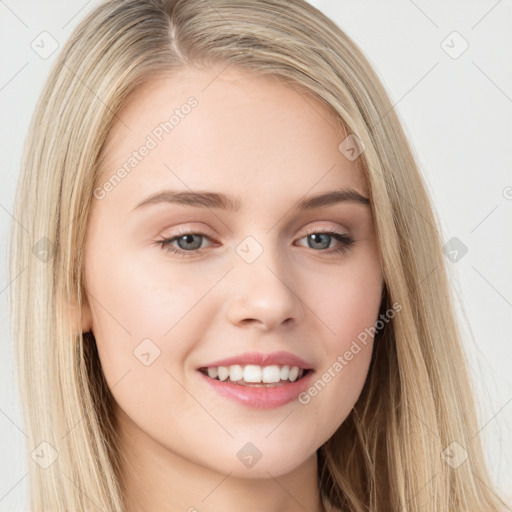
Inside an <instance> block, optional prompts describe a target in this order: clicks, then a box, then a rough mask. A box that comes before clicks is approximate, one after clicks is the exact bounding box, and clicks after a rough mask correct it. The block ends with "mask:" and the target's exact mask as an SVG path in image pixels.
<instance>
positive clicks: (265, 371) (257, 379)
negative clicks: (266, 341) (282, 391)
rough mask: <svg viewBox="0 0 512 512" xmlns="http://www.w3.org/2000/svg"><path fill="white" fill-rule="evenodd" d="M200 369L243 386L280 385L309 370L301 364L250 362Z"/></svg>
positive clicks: (223, 380)
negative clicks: (257, 363)
mask: <svg viewBox="0 0 512 512" xmlns="http://www.w3.org/2000/svg"><path fill="white" fill-rule="evenodd" d="M199 371H200V372H201V373H203V374H204V375H208V377H210V378H211V379H215V380H218V381H221V382H232V383H236V384H239V385H242V386H260V387H262V386H265V387H271V386H276V385H277V386H279V385H283V384H286V383H288V382H295V381H297V380H300V379H301V378H302V377H303V376H304V375H305V374H306V373H307V372H308V370H305V369H304V368H300V367H299V366H289V365H282V366H280V365H270V366H259V365H255V364H248V365H245V366H242V365H239V364H234V365H230V366H213V367H209V368H200V369H199Z"/></svg>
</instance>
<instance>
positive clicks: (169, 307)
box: [82, 68, 383, 512]
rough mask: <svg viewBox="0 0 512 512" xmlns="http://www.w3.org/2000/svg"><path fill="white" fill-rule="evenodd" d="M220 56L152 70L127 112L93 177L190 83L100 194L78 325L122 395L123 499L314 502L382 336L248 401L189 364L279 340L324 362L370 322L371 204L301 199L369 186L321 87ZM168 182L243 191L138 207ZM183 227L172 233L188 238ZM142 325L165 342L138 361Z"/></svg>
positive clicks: (142, 507)
mask: <svg viewBox="0 0 512 512" xmlns="http://www.w3.org/2000/svg"><path fill="white" fill-rule="evenodd" d="M219 71H220V68H219V69H216V68H211V69H209V70H206V69H203V70H197V69H187V70H184V71H182V72H180V73H179V75H174V76H173V77H164V78H159V79H158V80H156V79H155V80H152V81H151V82H149V83H148V84H146V85H145V86H144V87H142V88H140V89H138V90H137V91H136V92H135V93H134V94H133V95H132V97H131V98H130V100H129V102H128V103H127V104H126V105H125V107H124V108H123V110H122V112H121V113H120V114H119V116H118V122H117V124H116V125H115V126H114V127H113V129H112V131H111V132H110V135H109V141H108V142H109V145H108V150H107V155H106V156H107V158H106V160H105V163H104V165H103V168H102V175H101V177H100V179H99V180H98V183H99V185H100V186H101V185H102V184H103V183H105V181H106V180H108V178H109V177H110V176H111V175H112V174H113V173H114V172H115V170H116V169H118V168H119V167H121V166H122V165H123V163H124V162H126V160H127V159H128V157H129V156H130V155H131V154H132V152H133V151H134V150H136V149H137V148H139V147H140V146H141V145H142V144H144V141H145V140H146V137H147V135H148V134H150V133H151V132H152V130H154V128H155V127H156V126H157V125H159V123H160V122H162V121H163V120H165V119H168V118H169V116H170V115H171V114H172V112H173V111H174V109H175V108H179V107H180V105H183V104H184V103H185V102H186V100H187V98H189V97H190V96H194V97H195V98H196V99H197V100H198V105H197V107H195V108H194V109H192V110H191V112H190V114H189V115H187V116H185V117H184V118H183V119H181V120H180V122H179V124H178V125H177V126H175V127H174V129H173V131H172V132H170V133H169V134H166V135H165V137H164V139H163V140H162V141H161V142H160V143H159V144H158V145H157V147H155V148H154V149H152V150H151V151H150V152H149V154H148V155H147V156H146V157H145V158H144V159H142V161H141V162H139V163H138V165H137V166H136V168H134V169H133V170H132V171H131V172H130V173H129V174H128V175H127V176H126V177H125V178H124V179H123V180H122V182H121V183H119V184H117V186H115V187H114V188H113V190H111V191H109V192H108V193H107V194H106V195H105V197H103V198H102V199H97V198H95V199H94V200H93V204H92V209H91V212H90V217H89V221H88V222H89V223H88V230H87V239H86V255H85V286H86V293H87V296H88V302H89V304H90V308H89V307H87V308H86V310H85V311H84V315H83V324H82V329H83V330H84V331H88V330H92V332H93V333H94V336H95V339H96V343H97V346H98V351H99V356H100V360H101V365H102V368H103V372H104V374H105V377H106V380H107V383H108V385H109V387H110V388H111V390H112V394H113V396H114V398H115V401H116V417H117V422H118V431H119V435H120V438H121V441H122V447H123V450H124V451H125V453H126V462H125V463H124V465H123V473H124V477H125V485H126V487H125V493H126V501H127V507H128V510H130V511H157V510H158V511H160V510H161V511H176V510H184V511H186V510H190V511H192V510H198V511H201V512H206V511H218V510H223V511H227V512H229V511H235V510H245V511H261V510H266V511H269V512H278V511H280V512H283V511H287V512H288V511H298V510H304V509H305V510H308V511H320V510H322V505H321V501H320V497H319V489H318V484H317V476H316V475H317V456H316V450H317V449H318V448H319V447H320V446H321V445H322V444H323V443H325V442H326V441H327V440H328V439H329V437H330V436H331V435H332V434H333V433H334V432H335V431H336V429H337V428H338V427H339V426H340V425H341V423H343V421H344V420H345V418H346V417H347V416H348V414H349V412H350V410H351V409H352V407H353V405H354V404H355V402H356V401H357V399H358V397H359V395H360V392H361V390H362V388H363V385H364V382H365V379H366V376H367V372H368V366H369V363H370V359H371V351H372V347H373V340H372V339H371V338H369V340H368V343H367V345H366V346H363V347H362V350H361V351H360V352H358V353H357V355H355V356H354V358H353V359H352V360H351V361H350V362H349V363H348V364H347V365H346V366H345V367H344V368H343V371H341V372H339V373H337V374H336V376H335V377H334V378H333V379H332V380H331V381H330V382H329V383H328V385H327V386H325V388H324V389H323V390H322V391H321V392H320V393H318V395H317V396H316V397H314V398H312V399H311V401H310V402H309V403H308V404H306V405H303V404H300V403H298V402H297V401H293V402H290V403H288V404H286V405H284V406H281V407H277V408H274V409H267V410H261V409H255V408H251V407H249V406H245V405H240V404H238V403H236V402H233V401H231V400H228V399H227V398H224V397H222V396H220V395H218V394H217V393H216V392H214V391H212V390H211V389H210V387H209V386H207V385H206V384H205V383H204V382H203V380H202V378H201V376H200V375H199V374H198V372H197V371H196V368H197V367H198V366H201V365H203V364H206V363H208V362H211V361H214V360H216V359H220V358H225V357H230V356H232V355H234V354H240V353H242V352H246V351H252V350H255V351H261V352H273V351H277V350H285V351H289V352H292V353H293V354H296V355H298V356H300V357H302V358H303V359H306V360H307V361H309V362H311V363H312V365H313V367H314V368H315V371H316V373H317V377H320V376H321V375H322V373H323V372H324V371H325V370H327V369H328V368H329V367H332V365H333V363H334V362H335V361H336V360H337V357H338V356H339V355H342V354H344V353H345V351H346V350H348V348H349V347H350V345H351V343H352V341H353V340H355V339H356V337H357V335H358V334H359V333H361V332H362V331H363V330H364V329H365V328H367V327H369V326H373V325H374V324H375V321H376V320H377V317H378V312H379V305H380V300H381V293H382V287H383V279H382V273H381V266H380V260H379V254H378V249H377V243H376V236H375V232H374V224H373V219H372V215H371V210H370V207H369V206H367V205H364V204H361V203H357V202H344V203H339V204H335V205H330V206H325V207H322V208H318V209H315V210H310V211H299V210H294V209H293V205H294V203H295V202H296V201H297V200H298V199H300V198H302V197H303V196H304V195H308V196H310V195H316V194H317V193H321V192H328V191H332V190H333V189H340V188H342V187H348V188H351V189H354V190H356V191H358V192H359V193H360V194H362V195H363V196H365V197H368V189H367V185H366V183H365V179H364V176H363V174H362V172H361V170H360V168H359V160H355V161H350V160H348V159H347V158H345V156H344V155H343V154H342V153H341V152H340V150H339V149H338V145H339V144H340V142H341V141H342V140H343V139H344V137H345V135H343V134H342V133H341V132H340V130H339V129H338V128H336V126H337V124H336V119H335V117H334V116H333V114H332V113H331V111H330V110H328V109H327V108H326V107H325V106H324V105H323V104H322V103H320V102H319V101H318V100H317V99H315V98H314V97H313V96H311V95H309V94H306V93H304V92H300V93H299V91H298V89H297V88H293V87H290V86H287V85H283V84H280V83H278V81H275V80H273V79H270V78H268V77H267V78H265V77H251V76H249V75H247V74H244V73H243V72H241V71H237V70H234V69H232V68H228V69H226V70H224V71H223V72H222V74H220V75H219V76H217V75H218V74H219ZM215 77H216V78H215ZM208 84H209V85H208ZM205 87H206V88H205ZM127 127H129V128H127ZM164 189H178V190H190V189H193V190H198V189H201V190H208V191H216V192H223V193H226V194H229V195H233V196H239V197H240V201H241V205H242V207H241V209H240V211H237V212H232V211H227V210H222V209H218V208H211V209H208V208H199V207H193V206H190V205H178V204H170V203H159V204H152V205H149V206H146V207H143V208H139V209H136V210H135V211H133V210H134V208H135V207H136V206H137V204H138V203H140V202H141V201H142V200H143V199H144V198H146V197H147V196H148V195H150V194H152V193H155V192H159V191H161V190H164ZM180 227H181V228H185V229H189V230H190V232H192V233H193V232H194V231H195V232H197V231H199V232H204V233H206V234H207V237H202V238H201V237H199V241H200V240H202V244H201V248H200V249H194V251H195V252H190V251H189V254H191V255H189V256H187V257H179V256H177V255H175V254H173V253H170V252H168V251H167V250H166V248H165V247H162V246H161V245H159V243H158V242H159V240H162V239H164V238H170V237H172V236H178V235H179V233H177V230H178V228H180ZM307 229H315V230H316V231H317V232H319V233H322V232H324V233H325V232H329V231H332V230H334V231H337V232H339V233H344V234H348V235H350V236H352V237H353V238H354V240H355V242H354V244H353V245H352V246H351V247H350V248H349V249H348V250H346V252H344V253H339V254H336V253H333V252H332V250H333V248H336V247H339V246H340V245H341V242H338V241H337V240H336V239H335V238H334V237H331V238H329V237H327V238H324V239H321V240H320V241H319V240H318V239H317V241H316V245H315V243H314V242H315V240H312V239H311V237H309V236H307V233H306V230H307ZM247 236H252V237H253V238H254V239H255V240H257V242H258V243H259V245H260V246H261V248H262V249H263V252H262V254H261V255H260V256H259V257H258V258H257V259H256V260H255V261H254V262H252V263H250V264H249V263H247V261H245V260H244V259H243V258H241V257H240V256H239V255H238V253H237V252H236V251H235V249H236V247H237V246H238V244H240V242H242V241H243V240H244V239H245V238H246V237H247ZM178 242H179V241H178V240H175V241H174V242H173V243H172V246H173V247H174V248H182V250H186V248H187V247H189V246H187V245H186V243H184V240H183V239H181V245H178ZM192 242H193V243H197V245H199V242H198V239H197V238H194V239H193V240H192V241H190V239H189V242H188V243H189V245H190V244H191V243H192ZM183 248H185V249H183ZM329 251H331V253H330V254H329ZM148 338H149V339H150V340H152V343H154V345H156V346H158V348H159V349H160V355H159V357H158V358H156V359H155V360H154V361H153V362H152V363H151V364H150V365H149V366H146V365H144V364H142V363H141V362H140V360H139V359H138V358H137V357H135V356H134V350H136V349H137V347H138V346H139V344H140V343H141V342H142V340H144V339H148ZM150 346H151V347H153V345H150ZM150 350H153V349H150ZM315 380H316V378H315ZM319 418H321V421H319ZM247 442H251V443H253V444H254V445H255V446H256V447H257V448H258V450H259V451H260V452H261V453H262V457H261V459H260V460H259V461H258V462H257V463H256V464H255V465H253V466H252V467H246V466H245V465H244V464H242V463H241V461H240V460H239V458H238V457H237V453H238V452H239V450H240V449H241V448H242V447H243V446H244V445H245V444H246V443H247Z"/></svg>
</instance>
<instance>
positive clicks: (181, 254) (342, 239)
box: [157, 230, 355, 258]
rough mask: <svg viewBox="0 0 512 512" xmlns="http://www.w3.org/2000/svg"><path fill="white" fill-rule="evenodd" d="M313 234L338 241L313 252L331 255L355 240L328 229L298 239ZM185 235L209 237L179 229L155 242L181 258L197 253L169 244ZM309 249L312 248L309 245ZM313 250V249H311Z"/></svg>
mask: <svg viewBox="0 0 512 512" xmlns="http://www.w3.org/2000/svg"><path fill="white" fill-rule="evenodd" d="M314 234H323V235H329V236H331V237H332V238H334V239H336V240H337V241H338V242H340V245H339V246H338V247H337V248H331V249H321V250H319V251H315V252H325V253H328V254H331V255H343V254H345V253H346V252H347V251H348V250H349V249H350V248H351V247H352V246H353V244H354V243H355V240H354V239H353V238H352V237H351V236H349V235H346V234H343V233H338V232H337V231H329V230H323V231H322V230H312V231H308V232H307V233H305V234H304V236H302V237H301V238H299V240H301V239H302V238H305V237H307V236H309V235H314ZM185 235H198V236H201V237H205V238H208V239H210V237H209V236H208V235H207V234H206V233H202V232H200V231H186V230H180V231H178V233H177V234H176V235H175V236H173V237H170V238H165V239H163V240H159V241H158V242H157V243H158V244H159V245H160V246H161V248H162V249H166V250H167V251H168V252H170V253H173V254H175V255H177V256H178V257H181V258H189V257H192V256H193V255H194V254H197V253H198V252H199V251H200V250H201V249H193V250H190V251H185V250H183V249H177V248H176V247H173V246H171V245H170V244H171V243H172V242H174V241H176V240H178V239H179V238H181V237H182V236H185ZM309 249H312V248H311V247H310V248H309ZM312 250H314V249H312Z"/></svg>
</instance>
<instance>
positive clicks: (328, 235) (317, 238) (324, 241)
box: [300, 230, 355, 254]
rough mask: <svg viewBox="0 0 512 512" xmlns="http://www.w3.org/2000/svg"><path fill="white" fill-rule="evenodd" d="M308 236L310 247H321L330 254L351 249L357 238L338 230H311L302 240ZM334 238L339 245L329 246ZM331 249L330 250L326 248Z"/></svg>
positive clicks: (322, 250)
mask: <svg viewBox="0 0 512 512" xmlns="http://www.w3.org/2000/svg"><path fill="white" fill-rule="evenodd" d="M304 238H307V239H308V247H309V248H311V249H320V250H321V252H326V253H328V254H332V253H334V254H340V253H341V254H342V253H345V252H346V251H348V250H349V249H350V247H351V246H352V245H353V244H354V242H355V240H354V239H353V238H352V237H351V236H349V235H347V234H345V233H338V232H337V231H325V230H324V231H321V230H316V231H310V232H309V233H307V234H306V236H304V237H302V238H301V239H300V240H302V239H304ZM333 239H334V240H335V241H336V242H338V245H337V247H336V246H335V247H331V248H330V247H329V246H330V245H331V242H332V241H333ZM326 249H329V250H326Z"/></svg>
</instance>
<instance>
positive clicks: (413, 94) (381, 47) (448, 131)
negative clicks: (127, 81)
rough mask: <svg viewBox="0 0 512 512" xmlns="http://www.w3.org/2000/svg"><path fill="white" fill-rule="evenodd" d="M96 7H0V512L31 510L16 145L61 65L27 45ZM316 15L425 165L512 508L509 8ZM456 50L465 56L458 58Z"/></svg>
mask: <svg viewBox="0 0 512 512" xmlns="http://www.w3.org/2000/svg"><path fill="white" fill-rule="evenodd" d="M96 3H97V1H89V2H87V1H86V0H72V1H69V0H68V1H65V0H60V1H57V0H46V1H45V2H36V1H27V0H24V1H15V0H0V112H1V126H0V180H1V184H2V186H1V190H0V236H1V243H0V261H1V267H0V306H1V316H0V325H1V327H2V329H1V333H0V336H1V343H0V368H1V372H0V453H1V458H0V511H14V510H16V511H21V510H28V485H27V484H28V478H27V466H26V462H25V459H24V456H23V454H22V453H23V450H24V445H25V443H26V442H27V438H26V435H25V434H24V433H23V429H24V427H23V421H22V419H21V414H20V408H19V401H18V396H17V393H18V391H17V387H16V379H15V373H14V366H13V351H12V342H11V338H10V335H9V328H8V314H7V307H8V303H7V287H8V286H9V281H8V276H7V272H6V262H7V250H6V242H7V237H8V228H9V224H10V222H11V212H12V207H13V198H14V190H15V183H16V178H17V174H18V166H19V159H20V153H21V147H22V143H23V139H24V136H25V133H26V130H27V127H28V123H29V119H30V116H31V114H32V111H33V108H34V106H35V102H36V99H37V96H38V94H39V91H40V90H41V87H42V85H43V81H44V79H45V78H46V76H47V73H48V71H49V68H50V65H51V63H52V62H53V61H54V59H55V57H56V55H57V52H56V53H54V54H52V55H51V56H49V57H48V58H46V59H43V58H41V57H40V56H39V55H38V54H37V53H36V52H35V51H34V50H33V49H32V47H31V44H32V42H33V41H34V40H35V42H36V43H37V42H38V41H40V39H38V38H40V37H48V36H40V34H41V32H43V31H47V32H48V33H49V34H51V36H52V37H53V38H54V39H55V40H56V41H57V42H58V44H59V46H62V44H63V43H64V41H65V40H66V39H67V37H68V35H69V34H70V32H71V30H72V29H73V28H74V27H75V26H76V24H77V23H78V21H79V20H80V19H81V18H82V17H83V16H84V15H85V13H86V12H88V11H89V10H91V9H92V8H93V6H94V5H95V4H96ZM311 3H312V4H313V5H315V6H316V7H318V8H319V9H321V10H322V11H324V12H325V13H326V14H327V15H328V16H330V17H331V18H333V19H334V20H335V21H336V22H337V23H338V24H339V25H340V27H341V28H342V29H343V30H345V31H346V32H347V34H348V35H349V36H351V37H352V38H353V39H354V40H355V41H356V43H357V44H359V46H360V47H361V48H362V49H363V51H364V52H365V54H366V55H367V56H368V58H369V59H370V62H371V63H372V64H373V65H374V67H375V68H376V70H377V72H378V73H379V76H380V77H381V79H382V81H383V82H384V85H385V86H386V88H387V89H388V91H389V93H390V95H391V98H392V100H393V103H395V108H396V110H397V111H398V113H399V115H400V117H401V119H402V121H403V123H404V126H405V129H406V132H407V134H408V136H409V139H410V141H411V144H412V145H413V149H414V151H415V153H416V154H417V157H418V159H419V162H420V164H421V167H422V170H423V173H424V175H425V178H426V181H427V184H428V187H429V191H430V194H431V197H432V199H433V201H434V204H435V206H436V208H437V210H438V212H439V216H440V218H441V222H442V226H441V228H442V231H443V236H444V242H447V241H448V240H449V239H451V238H452V237H457V238H458V239H459V240H460V241H461V242H462V243H463V244H464V245H465V246H467V248H468V252H467V254H465V255H464V257H462V258H461V259H460V260H459V261H458V262H457V263H452V262H449V261H448V264H449V268H450V270H451V272H452V275H453V289H454V294H455V295H456V297H457V300H459V301H460V307H459V311H460V318H461V321H462V322H464V325H465V327H464V333H465V348H466V350H467V352H468V356H469V358H470V362H471V370H472V376H473V379H474V386H475V389H476V390H477V392H478V396H479V399H480V408H481V419H480V428H481V431H480V432H479V434H478V435H479V436H481V437H482V439H483V441H484V445H485V448H486V456H487V458H488V460H489V465H490V469H491V473H492V477H493V479H494V481H495V482H496V484H497V485H498V487H499V488H500V489H503V490H504V492H506V493H507V495H508V496H509V499H510V501H511V503H512V378H511V372H510V368H511V366H512V347H511V337H510V332H511V330H512V329H511V327H512V315H511V312H512V279H511V277H512V275H511V274H512V272H511V265H510V262H511V261H512V254H511V253H512V250H511V249H512V243H511V236H510V233H512V229H511V228H512V226H511V225H512V219H511V217H512V216H511V210H512V200H511V199H512V173H511V172H510V169H511V160H512V158H511V152H510V146H511V142H512V138H511V133H512V129H511V128H512V126H511V125H512V123H511V111H512V73H511V64H510V63H511V62H512V56H511V53H512V41H511V39H512V36H511V33H512V31H511V11H512V9H511V2H510V0H508V1H507V0H500V1H496V0H481V1H464V2H463V1H461V0H459V1H451V2H446V1H444V2H443V1H441V0H436V1H427V0H417V1H416V2H413V1H412V0H393V1H386V2H382V1H381V2H378V1H376V0H374V1H364V2H362V1H357V0H324V1H322V0H311ZM454 31H456V32H458V34H459V35H460V36H459V35H457V34H455V35H454V34H453V32H454ZM462 38H463V39H462ZM464 40H465V41H466V42H467V44H469V47H468V48H467V50H466V51H465V52H464V53H462V54H461V55H460V56H458V57H457V58H453V57H454V56H456V54H457V53H459V52H460V50H462V49H463V48H464V45H465V43H464ZM443 41H444V43H443ZM46 48H48V46H46ZM449 53H451V56H450V55H449ZM506 262H508V264H507V263H506Z"/></svg>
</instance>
